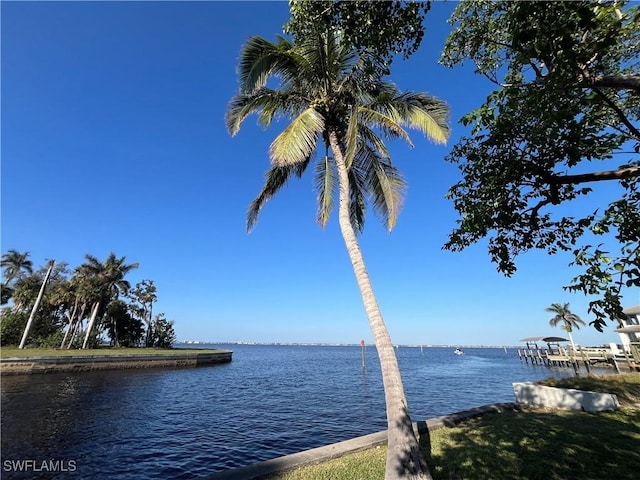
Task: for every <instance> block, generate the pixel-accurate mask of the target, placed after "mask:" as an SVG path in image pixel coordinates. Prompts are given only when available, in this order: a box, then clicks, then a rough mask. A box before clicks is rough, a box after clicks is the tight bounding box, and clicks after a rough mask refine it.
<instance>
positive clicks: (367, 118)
mask: <svg viewBox="0 0 640 480" xmlns="http://www.w3.org/2000/svg"><path fill="white" fill-rule="evenodd" d="M391 113H393V110H391ZM358 116H359V117H360V121H361V122H362V123H363V124H368V125H371V126H374V127H377V128H379V129H380V130H382V131H383V132H384V133H385V135H386V136H387V137H389V138H402V139H403V140H404V141H405V142H407V143H408V144H409V145H410V146H413V143H411V137H409V134H408V133H407V132H406V130H405V129H404V128H402V125H401V124H400V122H399V121H398V118H397V117H398V116H397V115H387V114H385V113H383V112H379V111H376V110H372V109H370V108H367V107H360V108H359V109H358Z"/></svg>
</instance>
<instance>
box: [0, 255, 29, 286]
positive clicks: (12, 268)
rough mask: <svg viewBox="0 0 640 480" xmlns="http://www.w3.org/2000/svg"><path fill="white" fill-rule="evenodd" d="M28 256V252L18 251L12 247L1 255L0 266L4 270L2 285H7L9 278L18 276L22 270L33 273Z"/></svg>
mask: <svg viewBox="0 0 640 480" xmlns="http://www.w3.org/2000/svg"><path fill="white" fill-rule="evenodd" d="M28 257H29V252H24V253H20V252H18V251H17V250H13V249H12V250H9V251H8V252H7V253H5V254H4V255H2V261H1V262H0V266H2V268H3V270H4V278H5V280H4V285H9V283H10V282H11V280H13V279H14V278H19V277H20V276H21V275H22V272H23V271H24V272H26V273H28V274H31V273H33V263H32V262H31V260H29V259H28Z"/></svg>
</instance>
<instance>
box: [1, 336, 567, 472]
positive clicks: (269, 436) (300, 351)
mask: <svg viewBox="0 0 640 480" xmlns="http://www.w3.org/2000/svg"><path fill="white" fill-rule="evenodd" d="M222 348H230V349H232V350H233V351H234V354H233V362H231V363H229V364H225V365H216V366H210V367H200V368H196V369H177V370H138V371H112V372H88V373H76V374H54V375H32V376H17V377H5V378H3V379H2V386H1V390H2V396H1V401H2V405H1V407H2V408H1V411H2V425H1V426H2V430H1V433H2V475H1V476H2V478H65V479H66V478H82V479H100V480H102V479H107V478H108V479H131V478H145V479H158V480H160V479H163V480H164V479H182V478H185V479H186V478H197V477H205V476H207V475H210V474H212V473H215V472H219V471H222V470H226V469H230V468H234V467H239V466H244V465H248V464H251V463H255V462H257V461H261V460H266V459H269V458H274V457H277V456H281V455H286V454H289V453H294V452H297V451H300V450H305V449H308V448H312V447H317V446H321V445H326V444H329V443H334V442H337V441H341V440H345V439H348V438H352V437H355V436H359V435H364V434H368V433H372V432H377V431H380V430H384V429H385V428H386V422H385V410H384V409H385V407H384V397H383V391H382V379H381V375H380V367H379V365H378V358H377V355H376V351H375V348H373V347H367V349H366V369H365V371H364V372H363V369H362V357H361V349H360V347H359V346H354V347H319V346H318V347H315V346H260V345H255V346H253V345H233V346H231V347H229V346H222ZM465 353H466V354H465V355H464V356H456V355H454V354H453V349H450V348H424V349H423V350H421V349H420V348H409V347H400V348H398V349H397V355H398V361H399V363H400V368H401V370H402V373H403V380H404V385H405V390H406V394H407V398H408V401H409V406H410V409H411V416H412V419H413V421H417V420H426V419H428V418H431V417H435V416H439V415H444V414H447V413H453V412H457V411H460V410H465V409H468V408H473V407H477V406H480V405H485V404H489V403H495V402H511V401H513V390H512V386H511V383H512V382H517V381H530V380H537V379H542V378H547V377H549V376H557V377H560V376H570V375H572V374H573V371H572V370H571V369H561V368H558V369H549V368H546V367H541V366H533V365H530V364H522V363H520V361H519V360H518V357H517V354H516V351H515V350H512V349H510V350H508V352H507V353H505V351H504V350H503V349H467V350H466V351H465ZM26 459H33V460H36V461H37V463H38V464H39V463H40V462H42V461H43V460H53V461H60V462H62V463H60V464H59V466H58V470H59V469H60V468H62V467H64V468H66V469H67V470H74V471H66V472H61V473H57V474H54V473H46V472H45V473H41V474H35V475H34V472H33V468H32V469H31V472H30V473H29V474H28V475H19V474H17V473H15V471H10V470H15V467H13V468H7V466H8V463H7V462H8V461H14V460H26ZM38 468H40V470H43V469H42V467H41V466H40V467H38ZM45 468H46V467H45ZM38 475H39V476H38Z"/></svg>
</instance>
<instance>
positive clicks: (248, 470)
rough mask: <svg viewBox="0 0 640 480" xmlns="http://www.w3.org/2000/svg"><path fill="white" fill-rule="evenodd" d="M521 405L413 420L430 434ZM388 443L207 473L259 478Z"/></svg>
mask: <svg viewBox="0 0 640 480" xmlns="http://www.w3.org/2000/svg"><path fill="white" fill-rule="evenodd" d="M521 409H522V407H521V405H518V404H516V403H494V404H491V405H484V406H481V407H477V408H472V409H470V410H465V411H462V412H458V413H453V414H451V415H444V416H442V417H436V418H430V419H428V420H426V421H420V422H416V423H414V424H413V429H414V431H415V432H416V433H418V434H428V432H430V431H431V432H432V431H434V430H438V429H439V428H444V427H453V426H455V425H458V424H459V423H461V422H464V421H466V420H469V419H471V418H476V417H480V416H482V415H485V414H487V413H502V412H506V411H512V410H516V411H517V410H521ZM386 443H387V431H386V430H384V431H382V432H377V433H372V434H369V435H364V436H362V437H356V438H352V439H351V440H345V441H343V442H338V443H334V444H331V445H326V446H324V447H317V448H312V449H310V450H305V451H303V452H298V453H293V454H291V455H286V456H284V457H278V458H274V459H271V460H265V461H263V462H259V463H255V464H253V465H248V466H246V467H240V468H236V469H233V470H227V471H225V472H219V473H215V474H213V475H211V476H208V477H206V479H207V480H260V479H262V478H265V477H269V476H270V475H274V474H277V473H283V472H286V471H289V470H294V469H296V468H299V467H303V466H307V465H314V464H317V463H322V462H326V461H328V460H331V459H334V458H339V457H342V456H343V455H348V454H350V453H355V452H359V451H362V450H366V449H368V448H373V447H376V446H378V445H384V444H386Z"/></svg>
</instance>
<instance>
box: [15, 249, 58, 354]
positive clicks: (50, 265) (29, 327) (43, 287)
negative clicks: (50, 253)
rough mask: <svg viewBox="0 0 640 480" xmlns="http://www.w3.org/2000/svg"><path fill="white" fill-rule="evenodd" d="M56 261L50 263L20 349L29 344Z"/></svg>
mask: <svg viewBox="0 0 640 480" xmlns="http://www.w3.org/2000/svg"><path fill="white" fill-rule="evenodd" d="M55 263H56V262H55V261H54V260H51V261H50V262H49V270H47V274H46V275H45V277H44V280H43V281H42V286H41V287H40V292H39V293H38V298H37V299H36V303H34V304H33V309H32V310H31V315H29V320H27V326H26V327H25V328H24V333H23V334H22V340H20V345H19V346H18V348H20V349H23V348H24V344H25V343H26V342H27V337H28V336H29V330H31V325H32V324H33V319H34V318H35V316H36V312H37V311H38V307H39V306H40V301H41V300H42V296H43V295H44V289H45V287H46V286H47V282H48V281H49V276H50V275H51V271H52V270H53V266H54V265H55Z"/></svg>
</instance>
